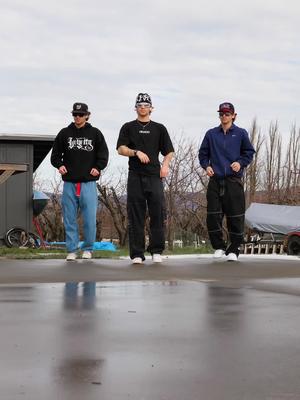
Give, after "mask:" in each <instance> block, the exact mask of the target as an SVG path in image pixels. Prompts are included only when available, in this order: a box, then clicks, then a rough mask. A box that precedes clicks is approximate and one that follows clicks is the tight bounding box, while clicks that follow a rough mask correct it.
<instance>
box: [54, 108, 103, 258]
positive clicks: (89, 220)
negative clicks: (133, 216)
mask: <svg viewBox="0 0 300 400" xmlns="http://www.w3.org/2000/svg"><path fill="white" fill-rule="evenodd" d="M72 115H73V118H74V122H72V123H71V124H70V125H69V126H67V127H66V128H63V129H62V130H61V131H60V132H59V133H58V135H57V136H56V138H55V141H54V145H53V149H52V154H51V163H52V165H53V166H54V167H55V168H57V169H58V172H59V173H60V174H61V176H62V179H63V181H64V187H63V195H62V209H63V218H64V226H65V232H66V247H67V251H68V255H67V260H68V261H73V260H76V258H77V256H78V251H79V233H78V224H77V217H78V210H79V209H80V211H81V214H82V217H83V233H84V242H83V244H82V246H81V250H82V251H83V253H82V258H85V259H90V258H92V249H93V245H94V242H95V239H96V213H97V207H98V195H97V187H96V181H97V180H98V179H99V177H100V174H101V171H102V170H103V169H104V168H105V167H106V166H107V163H108V148H107V145H106V142H105V139H104V136H103V135H102V133H101V132H100V131H99V129H97V128H95V127H93V126H92V125H91V124H90V123H89V122H87V121H88V119H89V116H90V111H89V109H88V106H87V104H85V103H74V105H73V110H72Z"/></svg>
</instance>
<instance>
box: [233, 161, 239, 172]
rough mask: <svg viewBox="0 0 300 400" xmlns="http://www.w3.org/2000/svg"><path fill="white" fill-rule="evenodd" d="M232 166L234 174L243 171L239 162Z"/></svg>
mask: <svg viewBox="0 0 300 400" xmlns="http://www.w3.org/2000/svg"><path fill="white" fill-rule="evenodd" d="M230 166H231V168H232V169H233V171H234V172H239V170H240V169H241V164H240V163H239V162H237V161H235V162H233V163H232V164H231V165H230Z"/></svg>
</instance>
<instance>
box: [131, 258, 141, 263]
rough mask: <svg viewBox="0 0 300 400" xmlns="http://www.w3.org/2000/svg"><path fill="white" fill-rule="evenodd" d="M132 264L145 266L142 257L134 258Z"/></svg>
mask: <svg viewBox="0 0 300 400" xmlns="http://www.w3.org/2000/svg"><path fill="white" fill-rule="evenodd" d="M132 264H143V260H142V258H141V257H134V259H133V260H132Z"/></svg>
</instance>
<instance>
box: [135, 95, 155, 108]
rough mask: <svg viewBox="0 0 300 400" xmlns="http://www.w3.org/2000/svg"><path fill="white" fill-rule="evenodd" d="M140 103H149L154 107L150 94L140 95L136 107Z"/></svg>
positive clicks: (137, 97)
mask: <svg viewBox="0 0 300 400" xmlns="http://www.w3.org/2000/svg"><path fill="white" fill-rule="evenodd" d="M139 103H148V104H150V105H151V106H152V100H151V97H150V95H149V94H148V93H139V94H138V95H137V96H136V100H135V105H137V104H139Z"/></svg>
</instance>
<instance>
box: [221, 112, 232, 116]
mask: <svg viewBox="0 0 300 400" xmlns="http://www.w3.org/2000/svg"><path fill="white" fill-rule="evenodd" d="M224 115H225V117H230V115H232V113H231V112H220V113H219V116H220V117H224Z"/></svg>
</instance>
